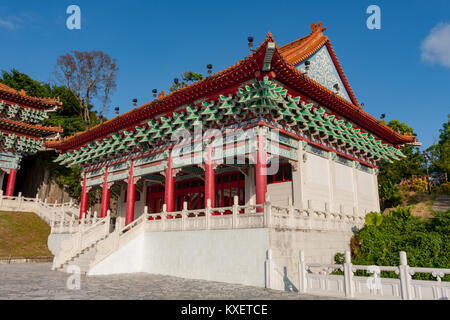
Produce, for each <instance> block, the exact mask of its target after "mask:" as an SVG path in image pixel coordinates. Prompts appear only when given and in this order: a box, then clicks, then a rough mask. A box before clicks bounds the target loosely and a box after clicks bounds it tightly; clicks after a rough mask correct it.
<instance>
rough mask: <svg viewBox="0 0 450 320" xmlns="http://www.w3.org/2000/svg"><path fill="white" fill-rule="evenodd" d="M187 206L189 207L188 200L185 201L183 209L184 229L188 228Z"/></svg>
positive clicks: (182, 221) (182, 220)
mask: <svg viewBox="0 0 450 320" xmlns="http://www.w3.org/2000/svg"><path fill="white" fill-rule="evenodd" d="M187 207H188V204H187V202H186V201H183V210H182V211H181V223H182V228H183V230H186V219H187Z"/></svg>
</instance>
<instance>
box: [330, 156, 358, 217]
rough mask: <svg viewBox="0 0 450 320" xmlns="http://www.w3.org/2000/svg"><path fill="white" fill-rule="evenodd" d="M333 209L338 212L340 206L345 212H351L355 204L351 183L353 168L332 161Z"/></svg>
mask: <svg viewBox="0 0 450 320" xmlns="http://www.w3.org/2000/svg"><path fill="white" fill-rule="evenodd" d="M333 166H334V180H333V182H334V183H333V209H334V210H335V211H336V212H339V210H340V208H341V206H342V210H343V212H344V213H345V214H353V207H354V206H355V205H356V203H355V197H354V192H355V191H354V190H355V186H354V183H353V168H351V167H349V166H346V165H343V164H340V163H337V162H333Z"/></svg>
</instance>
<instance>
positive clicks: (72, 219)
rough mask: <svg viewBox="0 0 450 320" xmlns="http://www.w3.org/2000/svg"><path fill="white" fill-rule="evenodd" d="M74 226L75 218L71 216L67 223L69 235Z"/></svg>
mask: <svg viewBox="0 0 450 320" xmlns="http://www.w3.org/2000/svg"><path fill="white" fill-rule="evenodd" d="M74 224H75V217H74V215H73V214H72V215H71V216H70V221H69V233H72V231H73V226H74Z"/></svg>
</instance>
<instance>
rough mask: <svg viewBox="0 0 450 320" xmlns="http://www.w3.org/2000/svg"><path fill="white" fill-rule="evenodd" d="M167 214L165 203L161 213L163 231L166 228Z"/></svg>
mask: <svg viewBox="0 0 450 320" xmlns="http://www.w3.org/2000/svg"><path fill="white" fill-rule="evenodd" d="M166 215H167V204H165V203H164V204H163V210H162V214H161V223H162V231H165V230H166Z"/></svg>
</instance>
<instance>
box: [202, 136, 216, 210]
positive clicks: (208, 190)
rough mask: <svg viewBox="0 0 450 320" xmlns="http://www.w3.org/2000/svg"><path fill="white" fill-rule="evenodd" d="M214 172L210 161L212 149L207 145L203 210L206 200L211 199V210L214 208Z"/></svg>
mask: <svg viewBox="0 0 450 320" xmlns="http://www.w3.org/2000/svg"><path fill="white" fill-rule="evenodd" d="M215 179H216V177H215V172H214V166H213V161H212V147H211V145H209V144H208V146H207V147H206V161H205V208H206V206H207V203H208V199H211V208H214V207H215V198H216V195H215V187H216V186H215Z"/></svg>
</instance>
